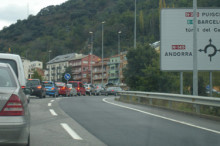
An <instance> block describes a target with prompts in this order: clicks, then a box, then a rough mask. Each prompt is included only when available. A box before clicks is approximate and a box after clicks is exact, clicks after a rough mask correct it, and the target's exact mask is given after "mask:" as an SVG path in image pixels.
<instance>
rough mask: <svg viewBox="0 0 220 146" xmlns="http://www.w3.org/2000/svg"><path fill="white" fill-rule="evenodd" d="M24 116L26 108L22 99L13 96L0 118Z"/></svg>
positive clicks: (0, 113)
mask: <svg viewBox="0 0 220 146" xmlns="http://www.w3.org/2000/svg"><path fill="white" fill-rule="evenodd" d="M23 115H24V107H23V105H22V102H21V100H20V98H19V97H18V96H17V95H15V94H12V95H11V97H10V98H9V100H8V102H7V103H6V104H5V106H4V107H3V109H2V111H1V112H0V116H23Z"/></svg>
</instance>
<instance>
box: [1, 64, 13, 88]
mask: <svg viewBox="0 0 220 146" xmlns="http://www.w3.org/2000/svg"><path fill="white" fill-rule="evenodd" d="M0 87H17V85H16V81H15V78H14V77H13V74H12V72H11V71H10V69H9V68H5V67H0Z"/></svg>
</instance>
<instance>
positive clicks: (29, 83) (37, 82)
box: [27, 80, 40, 86]
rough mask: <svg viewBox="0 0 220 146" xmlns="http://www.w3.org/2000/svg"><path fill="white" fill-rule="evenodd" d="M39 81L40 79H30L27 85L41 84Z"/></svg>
mask: <svg viewBox="0 0 220 146" xmlns="http://www.w3.org/2000/svg"><path fill="white" fill-rule="evenodd" d="M39 84H40V83H39V81H38V80H28V81H27V86H33V85H39Z"/></svg>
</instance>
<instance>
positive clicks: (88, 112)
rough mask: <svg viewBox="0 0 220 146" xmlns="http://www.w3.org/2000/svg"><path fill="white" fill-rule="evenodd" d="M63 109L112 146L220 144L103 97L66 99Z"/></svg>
mask: <svg viewBox="0 0 220 146" xmlns="http://www.w3.org/2000/svg"><path fill="white" fill-rule="evenodd" d="M103 98H104V97H103ZM60 106H61V108H62V109H63V110H64V111H65V112H66V113H67V114H68V115H70V116H71V117H72V118H73V119H74V120H76V121H77V122H78V123H79V124H81V125H82V126H83V127H84V128H86V129H87V130H88V131H89V132H90V133H92V134H93V135H95V136H96V137H97V138H99V139H100V140H102V141H103V142H104V143H106V144H107V145H109V146H121V145H126V146H133V145H139V146H142V145H143V146H146V145H147V146H148V145H149V146H151V145H153V146H157V145H158V146H161V145H163V146H164V145H165V146H166V145H167V146H170V145H178V146H185V145H188V146H190V145H192V146H197V145H198V146H203V145H204V146H207V145H214V146H215V145H216V146H217V145H219V144H220V136H219V134H215V133H212V132H208V131H204V130H201V129H197V128H193V127H189V126H187V125H182V124H179V123H175V122H172V121H168V120H165V119H160V118H157V117H153V116H150V115H146V114H142V113H139V112H137V111H132V110H129V109H125V108H121V107H117V106H114V105H111V104H107V103H104V102H103V101H102V97H101V96H98V97H96V96H91V97H87V96H85V97H78V98H75V99H64V100H61V101H60Z"/></svg>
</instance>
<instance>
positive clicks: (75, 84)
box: [68, 81, 86, 96]
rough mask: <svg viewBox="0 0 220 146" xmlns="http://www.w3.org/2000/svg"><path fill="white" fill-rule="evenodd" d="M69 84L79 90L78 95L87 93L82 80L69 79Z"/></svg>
mask: <svg viewBox="0 0 220 146" xmlns="http://www.w3.org/2000/svg"><path fill="white" fill-rule="evenodd" d="M68 83H69V84H72V85H73V87H74V88H75V89H76V91H77V95H79V96H81V95H84V96H85V95H86V89H85V87H84V85H83V83H82V82H79V81H69V82H68Z"/></svg>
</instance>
